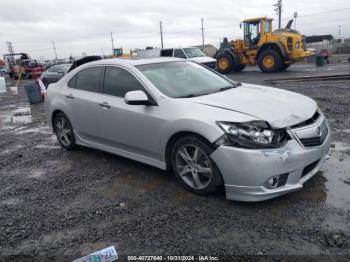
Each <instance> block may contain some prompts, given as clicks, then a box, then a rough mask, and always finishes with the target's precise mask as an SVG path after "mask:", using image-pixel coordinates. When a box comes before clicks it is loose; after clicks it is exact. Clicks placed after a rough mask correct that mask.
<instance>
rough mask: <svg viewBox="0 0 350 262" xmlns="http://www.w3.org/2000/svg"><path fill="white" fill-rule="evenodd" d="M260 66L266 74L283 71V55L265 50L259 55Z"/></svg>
mask: <svg viewBox="0 0 350 262" xmlns="http://www.w3.org/2000/svg"><path fill="white" fill-rule="evenodd" d="M258 65H259V68H260V70H261V71H262V72H264V73H275V72H278V71H280V70H281V69H282V66H283V61H282V57H281V55H280V54H279V53H278V52H277V51H275V50H264V51H262V53H261V54H260V55H259V58H258Z"/></svg>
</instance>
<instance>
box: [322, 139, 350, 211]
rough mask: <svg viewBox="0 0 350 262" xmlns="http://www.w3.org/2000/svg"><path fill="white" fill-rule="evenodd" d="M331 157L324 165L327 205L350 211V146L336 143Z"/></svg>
mask: <svg viewBox="0 0 350 262" xmlns="http://www.w3.org/2000/svg"><path fill="white" fill-rule="evenodd" d="M334 144H335V148H333V149H331V152H330V153H331V157H330V158H329V159H328V160H327V161H326V162H325V163H324V165H323V168H322V169H323V170H324V177H325V178H326V179H327V180H326V182H325V187H326V191H327V192H326V193H327V198H326V203H329V204H331V205H333V206H335V207H338V208H345V209H347V210H350V172H349V170H350V154H349V153H348V152H349V150H350V146H349V145H347V144H344V143H340V142H334Z"/></svg>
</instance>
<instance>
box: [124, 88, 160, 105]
mask: <svg viewBox="0 0 350 262" xmlns="http://www.w3.org/2000/svg"><path fill="white" fill-rule="evenodd" d="M124 101H125V103H127V104H128V105H153V103H152V102H151V101H150V100H149V99H148V96H147V95H146V94H145V92H143V91H142V90H136V91H130V92H127V93H126V94H125V96H124Z"/></svg>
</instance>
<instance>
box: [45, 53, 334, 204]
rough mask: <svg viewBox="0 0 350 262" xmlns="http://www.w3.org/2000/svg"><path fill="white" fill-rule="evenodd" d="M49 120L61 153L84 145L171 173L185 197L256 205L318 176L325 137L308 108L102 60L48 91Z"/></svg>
mask: <svg viewBox="0 0 350 262" xmlns="http://www.w3.org/2000/svg"><path fill="white" fill-rule="evenodd" d="M48 105H49V110H48V116H49V120H50V123H51V124H52V127H53V130H54V132H55V133H56V135H57V138H58V141H59V143H60V144H61V145H62V146H63V147H64V148H66V149H73V148H75V147H76V145H78V144H79V145H83V146H87V147H92V148H96V149H100V150H103V151H108V152H111V153H114V154H117V155H120V156H124V157H127V158H131V159H134V160H137V161H140V162H143V163H146V164H149V165H153V166H156V167H158V168H161V169H164V170H165V169H167V168H169V169H171V170H172V171H173V173H174V174H175V176H176V177H177V178H178V180H179V181H180V182H181V183H182V184H183V185H184V187H185V188H186V189H188V190H190V191H192V192H195V193H198V194H209V193H212V192H215V191H216V190H218V189H219V188H220V187H222V186H224V188H225V192H226V197H227V199H231V200H239V201H260V200H266V199H270V198H273V197H276V196H280V195H283V194H286V193H288V192H292V191H295V190H298V189H301V188H302V187H303V184H304V182H305V181H307V180H308V179H309V178H311V177H312V176H313V175H315V174H316V173H317V172H318V170H319V169H320V167H321V165H322V162H323V161H324V159H325V157H326V154H327V152H328V150H329V147H330V129H329V126H328V123H327V121H326V119H325V117H324V115H323V114H322V112H321V111H320V109H318V107H317V104H316V102H315V101H314V100H312V99H310V98H308V97H306V96H303V95H300V94H296V93H293V92H289V91H283V90H280V89H277V88H271V87H265V86H257V85H250V84H238V83H235V82H233V81H231V80H229V79H227V78H225V77H224V76H221V75H220V74H218V73H216V72H214V71H212V70H210V69H208V68H206V67H203V66H201V65H198V64H196V63H193V62H188V61H184V60H182V59H172V58H158V59H148V60H118V59H109V60H100V61H95V62H91V63H87V64H85V65H82V66H80V67H78V68H76V69H74V70H73V71H72V72H70V73H69V74H67V75H66V76H65V77H64V78H62V79H61V80H60V81H59V82H58V83H56V84H52V85H50V86H49V89H48Z"/></svg>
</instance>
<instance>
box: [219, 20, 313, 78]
mask: <svg viewBox="0 0 350 262" xmlns="http://www.w3.org/2000/svg"><path fill="white" fill-rule="evenodd" d="M292 22H293V20H290V21H289V22H288V25H287V26H286V28H284V29H278V30H275V31H272V19H270V18H267V17H260V18H253V19H248V20H244V21H243V23H241V27H242V24H243V31H244V38H243V40H241V39H238V40H233V41H231V42H230V43H229V42H228V41H227V39H226V38H225V39H224V42H223V43H222V44H221V47H220V49H219V50H218V52H217V53H216V55H215V58H216V59H217V69H218V71H219V72H220V73H222V74H228V73H231V72H240V71H242V70H243V69H244V68H245V66H246V65H258V66H259V68H260V69H261V71H262V72H264V73H274V72H278V71H283V70H286V69H287V68H288V67H289V66H290V65H291V64H292V63H294V62H295V61H297V60H300V59H303V58H305V57H308V56H309V55H310V52H308V51H307V50H306V46H305V45H304V43H303V37H302V35H301V34H300V33H299V32H298V31H296V30H292V29H291V25H292Z"/></svg>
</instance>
